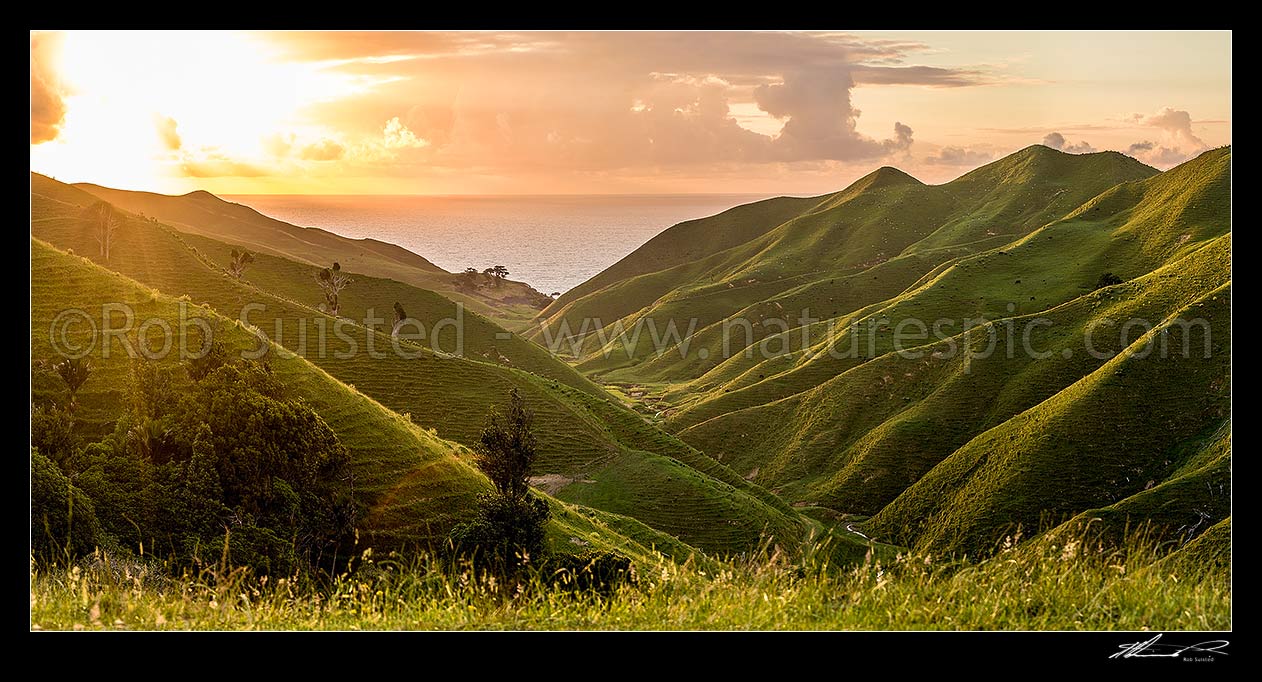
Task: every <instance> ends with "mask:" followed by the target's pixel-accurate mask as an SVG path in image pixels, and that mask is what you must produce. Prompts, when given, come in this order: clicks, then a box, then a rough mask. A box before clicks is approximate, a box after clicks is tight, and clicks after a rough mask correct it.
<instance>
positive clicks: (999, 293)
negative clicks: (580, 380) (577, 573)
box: [534, 146, 1231, 555]
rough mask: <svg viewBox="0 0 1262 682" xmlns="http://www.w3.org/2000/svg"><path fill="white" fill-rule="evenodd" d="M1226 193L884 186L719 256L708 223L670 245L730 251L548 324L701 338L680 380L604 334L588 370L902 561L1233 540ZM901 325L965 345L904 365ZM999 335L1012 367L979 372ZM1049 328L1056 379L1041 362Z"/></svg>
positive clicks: (597, 292)
mask: <svg viewBox="0 0 1262 682" xmlns="http://www.w3.org/2000/svg"><path fill="white" fill-rule="evenodd" d="M1230 188H1231V151H1230V149H1229V148H1223V149H1217V150H1212V151H1209V152H1206V153H1204V154H1202V155H1201V156H1199V157H1197V158H1196V159H1193V160H1191V161H1188V162H1186V163H1184V164H1182V165H1180V166H1178V167H1176V168H1174V169H1171V170H1169V171H1166V172H1164V173H1157V172H1156V171H1154V170H1153V169H1151V168H1148V167H1146V166H1144V165H1143V164H1140V163H1139V162H1137V161H1135V160H1133V159H1130V158H1128V157H1125V156H1123V155H1120V154H1116V153H1111V152H1110V153H1100V154H1087V155H1070V154H1063V153H1060V152H1056V151H1053V150H1051V149H1048V148H1046V147H1041V146H1035V147H1031V148H1028V149H1025V150H1022V151H1020V152H1017V153H1015V154H1013V155H1011V156H1009V157H1006V158H1004V159H1000V160H998V161H996V162H994V163H991V164H988V165H986V166H983V167H981V168H979V169H977V170H975V171H973V172H971V173H968V174H966V175H964V176H962V177H960V178H959V179H957V180H955V181H952V182H950V183H946V184H944V185H938V186H928V185H924V184H922V183H920V182H918V181H916V180H915V179H914V178H911V177H910V176H907V175H906V174H903V173H901V172H899V171H896V170H894V169H881V170H879V171H876V172H874V173H872V174H870V175H868V176H866V177H864V178H862V179H861V180H859V181H857V182H856V183H854V184H853V185H852V186H851V187H849V188H847V189H845V190H843V191H842V192H839V193H837V194H833V195H827V196H825V197H818V198H815V199H811V200H803V201H809V202H810V206H809V208H807V209H806V210H804V211H802V212H801V213H799V214H797V215H794V216H792V217H789V218H787V219H785V220H784V222H782V223H781V224H779V225H776V226H774V227H769V226H768V225H767V223H768V222H769V221H773V220H776V219H777V218H778V217H779V216H777V215H774V214H773V212H772V211H770V210H769V208H770V207H769V206H760V205H759V204H753V205H750V206H749V207H742V208H744V209H746V211H748V212H747V213H744V214H742V212H740V211H738V210H736V209H733V211H729V212H727V214H724V215H725V216H726V217H725V218H724V221H727V222H730V221H731V220H732V216H739V215H748V216H750V224H746V225H743V226H742V227H741V229H739V230H735V231H734V235H735V236H734V237H733V239H742V240H744V241H743V242H742V243H741V244H737V245H735V246H733V245H732V244H731V243H730V241H723V240H722V239H711V240H708V241H707V240H706V238H705V237H706V233H705V230H704V227H705V226H706V221H708V220H716V222H715V223H713V224H712V227H713V229H714V230H715V231H716V232H718V231H722V230H724V229H731V228H730V227H729V226H727V225H726V224H725V223H724V222H718V221H717V218H718V217H716V218H712V219H703V220H701V221H693V222H692V223H685V224H683V225H681V226H677V227H676V228H672V230H668V231H667V232H665V233H663V235H669V234H670V233H671V232H672V231H674V230H679V234H680V235H681V236H682V235H692V238H694V239H697V242H696V243H697V244H698V245H699V248H700V246H701V245H706V244H710V243H713V244H714V248H712V249H708V250H706V249H703V250H702V251H700V252H696V253H694V254H693V257H692V259H691V260H687V259H676V260H671V259H669V258H666V257H662V256H655V254H654V252H655V251H656V250H657V249H658V247H656V246H655V245H654V244H653V243H652V242H650V243H649V244H646V245H645V247H644V248H643V249H642V251H643V253H640V252H637V253H636V254H632V255H631V256H628V257H627V258H626V259H624V261H623V263H625V264H628V265H622V266H621V267H620V268H619V269H618V270H616V271H615V270H614V269H612V268H611V270H610V271H608V272H606V273H602V274H601V275H599V276H598V277H596V278H593V280H591V281H590V282H589V283H588V284H585V285H584V286H583V287H579V288H576V289H575V290H574V292H573V295H571V296H569V297H563V298H562V299H559V300H558V301H557V302H556V303H555V304H554V305H553V306H551V307H550V308H549V309H548V310H546V311H545V313H544V315H545V316H547V318H548V322H549V323H551V324H555V325H561V324H569V325H570V328H571V330H573V331H575V332H577V331H578V330H579V329H580V325H581V323H580V321H579V320H580V319H581V318H582V317H585V316H591V317H601V318H602V321H604V322H606V323H608V322H610V321H611V320H618V321H620V323H621V324H622V325H623V326H624V328H625V329H628V330H630V329H633V328H634V325H635V324H636V323H637V322H640V323H642V324H645V325H646V326H647V324H648V323H649V322H652V323H653V324H654V325H655V326H657V327H658V328H659V329H660V328H664V327H665V326H666V325H667V324H668V323H669V322H671V321H672V320H673V321H674V322H675V323H676V325H677V326H676V328H677V329H678V330H679V331H680V332H681V333H682V332H684V330H686V329H687V326H688V324H693V321H695V327H694V332H695V333H694V335H693V336H692V337H691V338H690V339H688V341H687V345H686V348H687V352H684V349H685V344H684V343H678V344H676V345H675V346H674V347H669V348H668V349H667V351H666V352H665V353H662V354H661V355H656V354H654V353H653V352H651V349H650V348H649V346H650V345H651V344H649V343H647V340H648V339H650V338H651V337H650V334H649V333H647V332H644V333H642V334H641V340H640V343H639V344H638V346H637V348H636V349H635V350H634V351H632V352H627V350H626V348H625V346H626V341H625V337H624V339H619V338H616V337H615V336H613V335H611V334H609V333H606V334H605V336H604V338H601V337H600V336H599V335H598V334H595V333H587V334H586V335H584V336H580V337H579V338H577V339H576V344H577V346H576V347H577V348H578V349H579V353H578V355H579V356H580V360H581V361H580V363H579V365H578V368H579V369H580V370H582V371H584V372H585V373H587V374H588V375H589V376H592V377H594V378H597V379H598V380H601V381H605V382H610V383H616V384H617V385H618V386H620V387H621V389H622V390H623V391H624V392H626V393H627V394H629V395H634V396H638V397H639V399H640V401H641V402H642V403H643V405H644V406H645V407H647V408H649V409H651V410H653V411H654V412H655V413H656V414H657V415H658V416H659V417H660V420H661V424H662V425H663V427H664V428H665V429H666V430H667V431H670V432H672V433H675V434H677V435H678V436H679V437H680V438H681V439H683V440H684V441H685V442H687V443H689V444H690V445H692V446H694V447H696V448H697V449H699V450H701V451H703V452H705V453H706V454H707V455H708V456H711V457H713V458H714V459H716V460H718V461H720V462H722V463H723V464H725V465H727V466H729V467H730V468H732V469H733V470H735V471H736V472H737V473H738V474H741V475H742V476H744V477H745V478H747V479H749V480H751V481H754V482H756V483H759V484H761V485H763V486H764V487H766V488H768V489H770V490H771V491H772V492H774V493H776V494H777V495H778V496H780V497H782V498H783V499H785V500H787V501H790V502H793V503H795V505H801V506H804V507H811V508H814V507H817V506H822V507H824V508H827V509H831V510H833V511H834V512H839V513H848V514H855V515H860V516H871V517H872V518H871V519H870V520H869V521H867V522H864V523H862V524H859V526H860V527H861V528H863V529H864V530H865V532H867V533H869V534H871V535H872V536H873V537H875V538H877V539H878V540H881V541H883V542H890V543H893V544H897V545H902V546H916V547H919V548H923V549H925V550H926V551H933V552H955V553H970V554H975V555H976V554H984V553H986V552H989V551H990V550H992V549H993V548H994V547H995V543H996V541H997V540H999V539H1001V538H1002V536H1003V535H1004V534H1007V533H1011V532H1013V530H1014V529H1015V528H1016V527H1017V526H1018V525H1019V526H1021V527H1022V528H1023V529H1024V532H1025V533H1026V535H1027V536H1028V535H1030V534H1032V533H1035V532H1037V531H1039V530H1041V529H1043V528H1045V527H1048V526H1049V525H1050V526H1055V525H1057V524H1060V523H1061V522H1064V521H1067V520H1074V521H1075V522H1079V523H1081V522H1086V521H1091V522H1093V523H1096V524H1098V525H1100V526H1101V527H1108V528H1110V529H1112V530H1117V529H1119V528H1124V527H1125V526H1126V525H1127V524H1128V523H1138V522H1140V521H1146V522H1152V523H1155V524H1157V526H1158V532H1159V533H1166V534H1168V536H1169V537H1178V538H1180V539H1181V540H1183V541H1185V540H1188V539H1189V538H1190V537H1192V536H1194V535H1195V534H1196V533H1199V532H1200V531H1203V530H1204V529H1205V528H1208V527H1210V526H1212V525H1213V524H1215V523H1217V522H1219V521H1220V520H1222V519H1223V518H1225V517H1226V516H1227V515H1229V514H1230V497H1229V495H1228V494H1226V493H1224V492H1223V490H1225V489H1229V487H1230V439H1229V431H1230V422H1229V417H1228V410H1229V405H1230V384H1229V377H1230V336H1231V327H1230V301H1231V293H1230V292H1231V290H1230V283H1231V274H1230V272H1231V233H1230V232H1231V222H1230V207H1231V201H1230ZM763 203H765V202H763ZM782 208H784V206H782ZM755 209H756V210H755ZM759 221H761V222H759ZM680 238H681V237H675V239H676V240H678V239H680ZM662 243H663V244H669V243H671V242H670V241H669V240H665V239H663V240H662ZM658 263H660V264H661V265H662V266H664V267H661V268H660V269H658V270H656V271H652V270H650V269H649V268H650V267H652V266H653V265H655V264H658ZM620 265H621V264H620ZM1105 273H1112V274H1114V275H1116V276H1117V278H1118V279H1119V280H1122V281H1121V283H1118V284H1111V285H1110V284H1109V283H1108V282H1103V283H1102V276H1103V275H1104V274H1105ZM807 309H809V310H810V312H811V313H812V315H811V317H812V318H813V319H811V320H799V319H798V317H799V316H800V315H799V313H800V312H801V311H802V310H807ZM966 319H971V320H973V322H970V323H967V324H968V325H969V326H977V325H983V326H982V327H980V328H979V329H977V330H974V331H973V332H970V333H966V332H965V324H966V323H965V322H964V320H966ZM1132 319H1135V320H1144V321H1147V322H1146V324H1141V325H1137V326H1135V325H1133V326H1131V327H1130V328H1128V333H1127V335H1126V337H1125V338H1123V336H1122V334H1121V333H1120V329H1119V327H1121V326H1123V325H1124V324H1125V323H1126V322H1127V321H1128V320H1132ZM777 320H785V321H786V322H787V324H773V322H776V321H777ZM905 320H919V321H922V322H924V323H925V327H926V328H928V327H930V326H931V325H933V324H934V323H935V322H936V321H940V320H941V321H947V322H949V323H950V324H949V325H948V326H945V327H944V328H943V330H944V331H942V332H935V336H934V337H932V338H931V337H930V336H929V334H928V333H927V332H926V333H925V334H924V335H923V336H920V337H917V336H914V335H913V336H903V337H902V338H900V340H899V341H900V342H899V345H898V346H896V345H895V336H896V334H898V333H899V332H898V330H897V329H895V328H896V327H897V326H898V324H899V323H900V322H901V321H905ZM1188 320H1193V321H1194V322H1195V324H1194V325H1193V326H1191V327H1188V326H1187V324H1186V323H1187V321H1188ZM738 323H739V324H738ZM743 323H748V324H747V325H745V326H741V324H743ZM1032 323H1033V324H1032ZM987 325H988V326H987ZM1150 326H1151V327H1155V329H1154V330H1153V331H1151V332H1149V333H1148V334H1147V335H1146V336H1145V332H1146V331H1147V330H1148V327H1150ZM851 328H855V329H857V330H860V331H861V332H862V333H857V334H851V333H849V330H850V329H851ZM991 328H993V329H996V330H998V332H1003V331H1004V330H1005V329H1013V330H1016V335H1015V337H1013V343H1014V344H1015V345H1016V348H1015V349H1014V350H1015V352H1010V351H1008V350H1007V349H1006V348H1005V345H1004V342H1002V341H1000V345H999V347H998V350H997V352H993V353H990V354H988V355H985V356H984V357H978V356H977V354H978V353H981V352H982V351H983V350H984V348H985V346H986V338H985V337H984V336H982V334H983V331H984V330H985V329H991ZM1027 328H1028V329H1029V330H1030V334H1029V342H1030V344H1031V346H1032V347H1033V348H1035V349H1049V351H1050V352H1049V354H1048V355H1047V357H1042V358H1037V359H1036V358H1034V357H1031V356H1030V355H1027V354H1025V353H1023V352H1022V351H1021V350H1020V344H1021V336H1020V334H1021V331H1022V330H1025V329H1027ZM910 329H911V330H913V333H914V332H915V331H916V329H917V328H916V327H915V326H912V327H910ZM725 330H735V331H731V332H730V333H728V335H727V338H726V343H727V344H729V346H728V349H727V352H724V350H725V349H724V341H725V337H724V331H725ZM1101 330H1108V332H1106V333H1100V332H1101ZM554 331H555V330H554ZM589 331H590V330H589ZM1202 332H1204V333H1206V334H1208V335H1209V338H1210V339H1212V341H1209V342H1206V341H1205V340H1204V339H1203V338H1202V337H1201V336H1200V334H1201V333H1202ZM1088 336H1090V340H1091V344H1092V348H1093V349H1094V350H1096V351H1101V352H1102V354H1101V355H1099V356H1098V357H1096V356H1093V355H1092V354H1091V353H1088V352H1087V348H1088V347H1087V340H1088ZM534 338H535V340H536V341H537V342H541V343H546V342H547V341H549V339H547V338H544V336H543V335H542V334H541V333H538V332H537V333H536V334H535V336H534ZM908 339H910V341H909V340H908ZM1147 341H1154V342H1156V343H1158V344H1162V343H1165V344H1169V345H1171V346H1172V347H1175V348H1179V349H1182V348H1183V344H1184V343H1185V342H1186V344H1187V348H1188V352H1189V353H1190V357H1188V358H1184V357H1182V356H1179V357H1170V358H1162V359H1149V358H1147V357H1146V356H1145V355H1144V353H1143V348H1145V343H1146V342H1147ZM759 344H763V345H761V346H760V345H759ZM900 348H901V349H903V350H904V351H907V352H906V353H901V354H900V353H898V352H895V351H897V350H899V349H900ZM965 348H971V349H972V354H968V353H965V352H964V350H963V349H965ZM742 350H744V351H746V352H742ZM1065 351H1068V354H1067V355H1066V354H1063V353H1064V352H1065ZM1207 434H1219V435H1218V436H1214V437H1213V438H1211V437H1210V436H1209V435H1207ZM1222 434H1228V435H1226V436H1223V435H1222ZM1207 438H1210V440H1209V441H1206V440H1205V439H1207ZM1224 438H1225V440H1224ZM1206 442H1208V443H1210V444H1209V445H1205V443H1206ZM1198 448H1200V449H1198ZM1198 453H1201V454H1198ZM1205 453H1210V454H1205ZM1141 479H1142V480H1141ZM1065 527H1066V528H1068V527H1069V526H1065ZM1180 528H1182V529H1183V530H1181V531H1180V530H1179V529H1180ZM1188 529H1195V531H1196V532H1195V533H1194V532H1190V531H1189V530H1188ZM1180 533H1182V535H1179V534H1180Z"/></svg>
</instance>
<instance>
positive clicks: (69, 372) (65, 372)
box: [53, 358, 92, 410]
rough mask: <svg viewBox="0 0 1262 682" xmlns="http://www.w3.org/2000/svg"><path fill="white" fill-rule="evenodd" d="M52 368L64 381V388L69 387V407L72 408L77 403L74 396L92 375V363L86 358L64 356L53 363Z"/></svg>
mask: <svg viewBox="0 0 1262 682" xmlns="http://www.w3.org/2000/svg"><path fill="white" fill-rule="evenodd" d="M53 369H54V370H56V372H57V375H58V376H60V377H61V380H62V381H64V382H66V388H68V389H70V409H71V410H73V409H74V408H75V406H76V405H77V403H76V400H75V396H76V395H78V393H79V389H80V388H81V387H82V386H83V383H84V382H85V381H87V380H88V377H89V376H91V375H92V363H91V362H89V361H88V359H87V358H66V359H65V360H62V361H61V362H59V363H57V364H56V365H53Z"/></svg>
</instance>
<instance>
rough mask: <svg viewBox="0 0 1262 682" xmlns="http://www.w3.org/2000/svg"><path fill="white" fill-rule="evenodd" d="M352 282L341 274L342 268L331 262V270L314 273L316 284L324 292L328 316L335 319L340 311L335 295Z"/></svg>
mask: <svg viewBox="0 0 1262 682" xmlns="http://www.w3.org/2000/svg"><path fill="white" fill-rule="evenodd" d="M353 281H354V280H352V279H351V278H350V277H347V276H346V275H344V274H342V266H341V265H339V264H338V263H337V261H334V262H333V267H332V268H325V269H323V270H321V271H320V272H317V273H316V283H317V284H319V285H320V288H321V289H323V290H324V302H325V303H326V304H327V306H328V312H329V314H330V315H332V316H333V317H337V314H338V311H339V310H341V306H340V304H339V303H338V300H337V295H338V294H339V293H341V291H342V290H343V289H345V288H346V287H347V286H348V285H350V283H351V282H353Z"/></svg>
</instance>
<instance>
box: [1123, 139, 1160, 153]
mask: <svg viewBox="0 0 1262 682" xmlns="http://www.w3.org/2000/svg"><path fill="white" fill-rule="evenodd" d="M1155 146H1157V145H1156V143H1155V142H1150V141H1148V140H1144V141H1143V142H1136V143H1135V144H1133V145H1131V146H1130V147H1128V148H1127V149H1126V153H1127V154H1128V155H1130V156H1137V155H1139V154H1143V153H1145V152H1150V151H1152V149H1153V147H1155Z"/></svg>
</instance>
